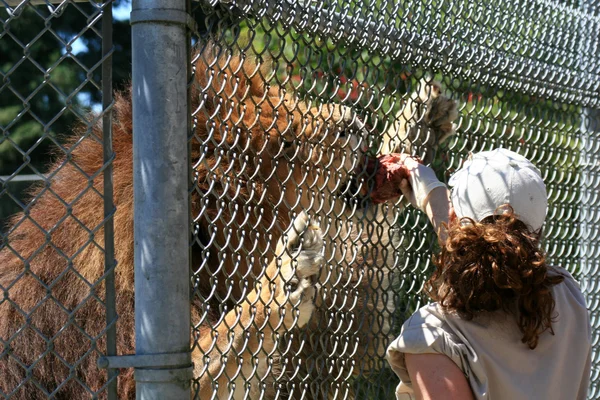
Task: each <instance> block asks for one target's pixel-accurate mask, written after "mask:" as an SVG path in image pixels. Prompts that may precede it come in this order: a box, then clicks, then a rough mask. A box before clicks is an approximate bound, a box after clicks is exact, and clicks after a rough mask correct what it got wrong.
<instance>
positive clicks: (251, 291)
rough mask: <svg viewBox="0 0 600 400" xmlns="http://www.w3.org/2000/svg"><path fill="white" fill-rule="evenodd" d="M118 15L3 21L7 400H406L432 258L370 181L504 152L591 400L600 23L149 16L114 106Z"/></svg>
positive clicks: (388, 13) (417, 221) (65, 4)
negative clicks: (585, 361)
mask: <svg viewBox="0 0 600 400" xmlns="http://www.w3.org/2000/svg"><path fill="white" fill-rule="evenodd" d="M53 3H54V4H53ZM111 3H112V2H110V1H107V2H99V1H83V2H76V1H62V2H58V1H52V2H51V1H12V0H11V1H7V0H0V6H1V8H0V20H1V21H2V26H1V27H0V50H1V51H2V59H1V60H0V73H1V74H2V78H3V81H2V84H1V86H0V129H2V136H1V137H0V152H1V154H7V155H8V156H6V157H4V155H3V158H2V160H0V171H1V175H2V177H1V179H2V180H1V181H0V183H1V189H0V205H1V206H2V210H3V214H2V215H1V218H2V223H3V225H4V226H3V227H2V231H1V235H2V236H1V237H0V246H1V250H0V289H1V290H2V293H3V296H2V300H0V375H2V377H1V378H0V397H4V398H11V399H31V398H36V399H37V398H57V399H66V398H134V397H135V390H136V388H135V385H134V382H133V381H134V373H133V371H132V367H133V368H135V380H136V381H137V391H138V396H140V398H146V397H147V398H161V399H170V398H185V397H189V396H188V395H187V392H189V391H191V393H192V396H193V397H194V398H199V399H210V398H218V399H225V398H235V399H242V398H267V399H271V398H293V399H390V398H394V396H395V395H394V390H395V387H396V385H397V378H396V377H395V375H394V374H393V373H392V371H391V370H390V369H389V367H388V365H387V362H386V361H385V349H386V347H387V345H388V344H389V342H390V340H391V339H392V338H394V337H395V336H396V335H397V334H398V333H399V330H400V327H401V325H402V323H403V321H404V320H405V319H406V318H407V316H409V315H410V314H411V313H412V312H414V311H415V310H416V309H417V308H418V307H420V306H421V305H423V304H424V303H425V302H426V301H427V298H426V297H425V296H424V295H422V294H421V288H422V285H423V283H424V282H425V280H426V279H427V278H428V276H429V275H430V273H431V272H432V268H433V267H432V264H431V255H432V254H433V253H434V252H435V251H436V246H437V241H436V238H435V235H434V233H433V231H432V230H431V228H430V227H429V225H428V222H427V219H426V217H425V216H424V215H423V214H422V213H420V212H418V211H415V210H414V209H412V208H410V207H406V202H405V201H404V200H403V199H401V198H398V197H397V196H396V195H394V194H388V195H387V196H380V197H377V196H373V195H372V192H373V185H374V182H373V168H374V162H373V160H374V159H375V157H378V156H381V155H382V154H387V153H393V152H409V153H412V154H416V155H418V156H419V157H421V159H422V160H424V161H425V162H427V163H429V164H431V165H432V166H433V168H434V169H435V170H436V172H437V174H438V176H439V177H440V178H441V179H443V180H447V179H448V178H449V176H450V175H451V174H452V173H453V171H455V170H456V169H458V168H459V167H460V165H461V162H462V160H464V159H465V158H466V156H467V155H468V153H469V152H471V151H472V152H476V151H481V150H487V149H492V148H495V147H506V148H509V149H511V150H514V151H516V152H518V153H520V154H522V155H524V156H526V157H527V158H529V159H530V160H531V161H532V162H534V163H535V164H536V165H537V166H538V167H539V168H540V170H541V171H542V174H543V176H544V181H545V182H546V185H547V188H548V194H549V201H550V206H549V210H548V218H547V222H546V224H545V227H544V246H545V248H546V251H547V254H548V259H549V261H550V263H552V264H556V265H560V266H563V267H565V268H567V269H568V270H569V271H570V272H571V273H572V274H573V275H574V276H575V277H576V279H578V280H579V281H580V282H581V285H582V289H583V291H584V293H585V294H586V296H587V299H588V305H589V309H590V313H591V320H592V325H593V328H594V353H593V370H592V378H591V387H590V392H589V398H591V399H595V398H600V395H599V394H598V390H599V389H598V381H599V378H598V373H599V371H600V370H599V368H598V366H599V365H600V360H599V359H598V357H599V356H598V352H597V351H596V349H597V348H598V347H597V335H596V330H597V329H598V324H599V322H598V310H599V307H598V291H599V289H598V283H597V279H596V278H595V275H596V271H597V269H598V258H599V257H598V254H597V253H598V251H597V243H598V239H597V232H598V231H599V229H598V228H599V227H598V225H599V222H598V214H599V211H598V204H599V201H598V199H597V193H598V186H600V183H599V180H598V175H599V174H598V169H599V165H600V164H599V163H600V160H599V158H598V149H599V147H600V145H599V140H598V138H599V136H598V132H599V130H600V127H599V125H598V120H599V112H598V109H599V108H600V95H599V93H600V80H599V75H600V62H599V59H598V58H599V56H598V40H599V39H598V38H599V37H600V35H599V34H600V15H599V14H600V9H599V7H598V5H596V4H595V3H592V2H588V1H587V0H583V1H541V0H529V1H524V2H518V3H510V4H509V3H503V2H494V1H488V0H465V1H458V2H452V3H448V2H443V1H437V0H426V1H425V0H422V1H421V0H419V1H410V2H409V1H397V2H383V1H379V0H375V1H371V0H361V1H358V0H352V1H345V2H338V1H329V0H327V1H318V2H317V1H299V2H289V1H285V0H254V1H252V0H240V1H227V0H223V1H220V2H219V1H212V2H209V1H205V2H192V3H190V4H188V5H187V8H186V4H185V2H184V1H171V2H165V1H160V0H155V1H143V0H139V1H134V4H133V13H132V17H131V22H132V26H133V27H132V30H133V53H134V55H133V74H132V81H133V82H132V85H131V88H130V89H125V90H120V91H117V92H116V95H115V98H114V100H113V97H112V90H113V88H112V71H111V68H110V65H111V59H112V57H113V56H114V55H115V53H114V46H113V43H112V39H111V37H112V33H111V24H112V12H111ZM65 21H67V22H68V24H66V25H68V26H69V29H66V28H64V26H65ZM59 26H62V28H58V27H59ZM48 37H51V41H52V42H54V43H55V47H56V49H50V48H48V47H47V46H48V45H47V43H48V41H47V40H46V39H47V38H48ZM100 39H101V41H100V42H98V40H100ZM42 42H43V43H44V46H41V45H40V44H41V43H42ZM188 42H189V44H191V47H192V49H191V51H190V50H189V48H188ZM91 43H100V45H99V46H95V47H93V46H92V45H91ZM82 44H87V45H88V46H89V47H90V51H89V52H86V53H85V54H86V55H85V57H84V55H83V54H81V53H78V52H77V46H81V45H82ZM92 47H93V48H92ZM49 53H51V54H52V55H51V56H50V57H47V55H48V54H49ZM41 60H43V61H41ZM186 64H189V68H186ZM188 70H189V71H188ZM186 87H187V90H186ZM69 132H74V134H71V133H69ZM132 134H133V139H132ZM49 152H51V154H52V156H51V157H47V156H46V155H47V154H48V153H49ZM9 156H10V157H13V161H12V162H8V161H6V160H8V158H7V157H9ZM132 166H133V168H132ZM23 174H33V175H34V176H35V177H37V179H38V180H40V181H39V182H37V183H34V184H33V186H31V187H29V186H27V187H25V186H17V185H19V184H22V183H20V182H19V181H20V180H21V179H22V175H23ZM134 191H135V194H136V196H135V200H134V196H133V195H134ZM384 200H385V201H384ZM113 202H114V204H113ZM115 207H116V208H115ZM4 210H5V211H4ZM9 215H12V216H10V217H9ZM134 222H135V223H134ZM113 225H114V228H113ZM134 227H135V231H134ZM188 227H189V229H188ZM134 238H135V239H134ZM188 259H189V262H188ZM115 260H116V261H115ZM134 260H135V263H134ZM117 262H118V265H117V266H116V268H115V265H116V263H117ZM134 264H135V267H134ZM188 264H189V266H190V268H191V273H190V274H189V275H188V274H187V272H185V271H187V268H188ZM182 268H183V269H182ZM134 270H135V287H134ZM190 278H191V285H189V287H190V290H189V291H188V290H187V288H188V284H187V283H188V281H189V279H190ZM134 290H135V293H136V296H135V299H134V296H133V293H134ZM184 303H185V304H184ZM186 304H187V305H186ZM190 305H191V311H188V310H189V309H188V308H186V307H189V306H190ZM117 315H118V318H117ZM190 316H191V323H190V322H189V318H190ZM134 317H135V318H134ZM134 320H135V326H134ZM190 326H191V332H190V329H189V328H188V327H190ZM190 333H191V336H190ZM190 338H191V341H190ZM190 343H191V345H190ZM133 353H135V355H131V354H133ZM117 354H118V356H117ZM125 355H129V356H127V357H125ZM191 362H193V370H192V367H191V365H192V364H191ZM100 367H102V368H108V369H107V370H105V369H102V368H100ZM107 371H108V372H107ZM190 382H191V384H190ZM174 393H175V394H174ZM152 396H154V397H152ZM157 396H158V397H157Z"/></svg>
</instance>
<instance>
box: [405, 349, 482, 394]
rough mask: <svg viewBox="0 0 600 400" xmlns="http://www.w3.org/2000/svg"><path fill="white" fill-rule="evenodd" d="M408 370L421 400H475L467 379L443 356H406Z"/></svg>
mask: <svg viewBox="0 0 600 400" xmlns="http://www.w3.org/2000/svg"><path fill="white" fill-rule="evenodd" d="M405 361H406V368H407V369H408V374H409V376H410V379H411V381H412V385H413V389H414V391H415V394H416V395H417V399H419V400H474V397H473V392H472V391H471V387H470V386H469V382H468V381H467V378H465V376H464V374H463V373H462V371H461V370H460V368H458V366H457V365H456V364H454V362H453V361H452V360H451V359H450V358H448V357H447V356H445V355H443V354H406V358H405Z"/></svg>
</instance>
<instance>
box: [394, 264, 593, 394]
mask: <svg viewBox="0 0 600 400" xmlns="http://www.w3.org/2000/svg"><path fill="white" fill-rule="evenodd" d="M554 270H555V271H556V272H558V273H560V274H562V275H564V276H565V280H564V282H563V283H560V284H558V285H555V286H554V287H553V288H552V294H553V296H554V299H555V301H556V308H555V314H557V317H556V322H554V323H553V324H552V327H553V329H554V335H552V334H551V333H550V332H548V331H546V332H544V333H543V334H542V335H541V336H540V340H539V343H538V346H537V347H536V348H535V349H534V350H530V349H529V348H528V347H527V346H526V345H525V344H523V343H521V337H522V335H521V332H520V331H519V328H518V326H517V324H516V321H515V318H514V316H512V315H510V314H507V313H503V312H495V313H490V314H487V315H485V316H481V317H477V318H475V319H473V320H472V321H465V320H463V319H461V318H460V317H458V316H457V315H455V314H451V313H445V312H444V311H443V310H442V309H441V308H440V307H439V305H438V304H437V303H432V304H429V305H427V306H425V307H423V308H421V309H420V310H418V311H417V312H416V313H414V314H413V315H412V317H410V318H409V319H408V320H407V321H406V322H405V323H404V325H403V326H402V331H401V333H400V336H399V337H398V338H397V339H396V340H394V341H393V342H392V343H391V344H390V346H389V347H388V350H387V358H388V361H389V363H390V365H391V367H392V369H393V370H394V372H395V373H396V374H397V375H398V376H399V377H400V380H401V382H400V385H399V386H398V388H397V391H396V397H397V399H398V400H401V399H414V398H415V397H414V394H412V393H413V391H412V386H411V382H410V378H409V376H408V372H407V370H406V364H405V362H404V354H405V353H414V354H421V353H441V354H445V355H446V356H448V357H450V359H452V361H454V363H456V365H458V367H459V368H460V369H461V370H462V371H463V372H464V374H465V376H466V377H467V380H468V381H469V384H470V385H471V389H473V394H474V395H475V398H476V399H487V400H503V399H506V400H521V399H522V400H532V399H545V400H553V399H556V400H570V399H585V398H586V395H587V389H588V383H589V379H590V366H591V327H590V319H589V315H588V311H587V308H586V305H585V299H584V297H583V294H582V293H581V290H580V288H579V285H578V284H577V282H575V280H574V279H573V277H572V276H571V275H570V274H569V273H568V272H567V271H566V270H565V269H563V268H554Z"/></svg>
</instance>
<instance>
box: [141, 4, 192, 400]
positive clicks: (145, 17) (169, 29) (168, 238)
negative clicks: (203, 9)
mask: <svg viewBox="0 0 600 400" xmlns="http://www.w3.org/2000/svg"><path fill="white" fill-rule="evenodd" d="M187 23H188V14H187V13H186V0H134V1H133V7H132V12H131V24H132V49H133V73H132V78H133V93H132V96H133V115H134V119H133V135H134V137H133V144H134V146H133V148H134V154H133V165H134V193H135V200H134V205H135V215H134V224H135V231H134V235H135V236H134V241H135V254H134V257H135V334H136V346H135V347H136V356H144V355H147V356H149V357H148V359H153V357H152V356H158V357H155V358H154V359H156V360H159V359H165V357H164V355H165V354H170V355H172V356H174V357H173V358H172V359H174V360H176V361H174V362H172V363H170V364H166V365H161V363H160V362H156V364H155V365H152V363H149V364H146V365H144V366H143V367H141V368H140V367H137V368H136V369H135V380H136V382H137V383H136V392H137V398H138V399H145V400H147V399H161V400H170V399H189V398H190V379H191V374H192V369H191V357H190V297H189V290H190V289H189V288H190V284H189V248H188V242H189V215H190V214H189V210H188V168H189V165H188V152H187V150H188V145H187V134H188V114H189V112H188V107H187V77H188V73H187V71H188V60H189V56H188V47H189V41H188V36H187V35H188V34H187V28H186V26H187Z"/></svg>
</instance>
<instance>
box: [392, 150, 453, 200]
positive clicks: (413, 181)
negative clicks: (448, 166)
mask: <svg viewBox="0 0 600 400" xmlns="http://www.w3.org/2000/svg"><path fill="white" fill-rule="evenodd" d="M401 161H402V163H403V164H404V167H405V168H406V169H407V170H408V173H409V179H410V182H408V180H406V179H405V180H403V181H402V182H401V183H400V190H401V191H402V194H403V195H404V197H406V199H407V200H408V201H409V202H410V204H412V205H413V207H416V208H418V209H419V210H421V211H426V206H427V200H428V197H429V195H430V193H431V192H432V191H433V190H434V189H436V188H438V187H446V185H445V184H444V183H443V182H440V180H439V179H438V178H437V176H436V175H435V172H434V171H433V169H431V168H430V167H428V166H426V165H423V164H421V163H420V162H419V161H418V160H417V159H416V158H414V157H412V156H409V155H407V154H403V155H402V158H401Z"/></svg>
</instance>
